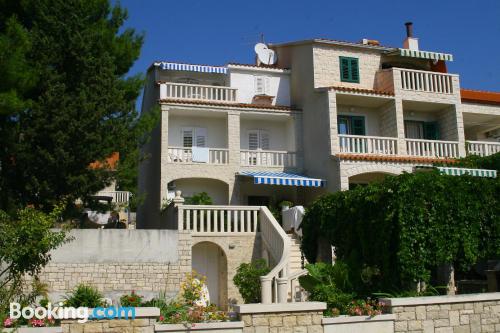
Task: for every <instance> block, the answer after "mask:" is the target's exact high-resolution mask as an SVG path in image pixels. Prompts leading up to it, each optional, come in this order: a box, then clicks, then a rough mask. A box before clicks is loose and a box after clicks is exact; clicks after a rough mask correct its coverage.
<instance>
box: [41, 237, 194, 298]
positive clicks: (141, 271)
mask: <svg viewBox="0 0 500 333" xmlns="http://www.w3.org/2000/svg"><path fill="white" fill-rule="evenodd" d="M92 231H93V232H95V234H96V236H95V237H96V238H97V239H98V238H99V237H98V236H97V234H98V233H99V232H100V230H92ZM116 231H118V232H120V231H121V232H124V230H116ZM130 232H140V230H131V231H130ZM151 232H153V233H161V232H162V231H160V230H157V231H151ZM175 233H178V240H177V244H172V245H173V247H171V250H172V251H176V252H177V255H176V258H177V260H175V261H172V262H168V261H166V260H162V258H156V259H154V260H153V259H148V260H145V259H144V258H140V257H137V258H136V259H135V261H134V260H131V258H129V257H127V258H120V257H116V258H115V260H112V259H109V260H105V261H99V260H98V259H97V258H98V257H99V255H101V254H100V253H98V252H96V253H95V254H93V255H92V254H91V255H90V256H91V258H90V260H89V261H93V262H69V260H63V259H58V256H54V258H53V260H52V261H51V262H50V263H49V264H48V265H47V266H46V267H45V268H44V270H43V272H42V273H41V274H40V280H41V281H42V282H44V283H46V284H47V285H48V289H49V291H50V293H51V295H53V297H54V298H55V300H58V298H60V297H61V296H62V294H65V293H67V292H68V291H70V290H72V289H73V288H74V287H75V286H77V285H78V284H80V283H84V284H88V285H92V286H95V287H96V288H97V289H98V290H99V291H101V292H102V293H104V294H105V296H106V297H110V298H116V299H117V298H119V296H121V295H122V294H125V293H130V292H131V291H132V290H134V291H136V292H137V293H139V294H142V295H144V296H149V297H152V296H154V295H157V294H158V293H159V292H166V293H167V294H168V295H172V296H175V295H176V294H177V293H178V292H179V285H180V283H181V281H182V280H183V279H184V277H185V275H186V274H187V273H189V272H191V247H192V239H191V235H190V234H189V232H185V231H181V232H175ZM70 244H71V242H70V243H68V244H67V245H63V246H62V247H61V248H60V249H58V251H60V252H70V251H73V249H72V248H68V246H69V245H70ZM135 245H137V244H129V243H127V242H117V243H115V244H114V246H115V247H117V248H118V251H117V252H120V251H119V248H120V247H122V248H124V249H125V248H127V247H131V246H132V247H133V246H135ZM142 245H144V244H142ZM166 245H167V246H168V244H166ZM123 252H125V251H123ZM157 252H158V253H159V251H157ZM69 254H70V255H71V253H69ZM137 254H138V255H140V253H137Z"/></svg>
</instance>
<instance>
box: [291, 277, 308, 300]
mask: <svg viewBox="0 0 500 333" xmlns="http://www.w3.org/2000/svg"><path fill="white" fill-rule="evenodd" d="M308 273H309V272H308V271H307V269H302V270H300V271H297V272H295V273H292V274H290V275H289V276H288V285H289V286H290V301H292V302H305V301H307V297H308V293H307V291H305V289H304V288H302V287H301V286H300V284H299V278H300V277H301V276H304V275H307V274H308Z"/></svg>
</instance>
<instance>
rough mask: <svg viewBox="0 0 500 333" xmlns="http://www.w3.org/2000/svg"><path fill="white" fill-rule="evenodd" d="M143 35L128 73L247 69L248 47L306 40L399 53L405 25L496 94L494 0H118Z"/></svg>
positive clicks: (453, 68) (467, 78) (498, 47)
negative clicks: (364, 44)
mask: <svg viewBox="0 0 500 333" xmlns="http://www.w3.org/2000/svg"><path fill="white" fill-rule="evenodd" d="M120 4H121V6H123V7H125V8H127V10H128V13H129V19H128V20H127V22H126V24H125V26H126V27H132V28H134V29H136V30H137V31H138V32H141V33H144V34H145V42H144V46H143V48H142V53H141V56H140V58H139V59H138V60H137V62H136V63H135V64H134V66H133V68H132V69H131V71H130V74H137V73H145V71H146V70H147V68H148V67H149V66H150V65H151V64H152V63H153V61H155V60H167V61H176V62H186V63H193V64H208V65H224V64H226V63H228V62H239V63H254V51H253V47H254V45H255V43H257V42H259V41H260V39H261V35H262V34H263V35H264V41H265V42H266V43H279V42H288V41H296V40H303V39H312V38H329V39H336V40H345V41H353V42H357V41H360V40H361V39H363V38H368V39H376V40H379V41H380V43H381V44H382V45H384V46H393V47H400V46H402V43H403V40H404V38H405V35H406V32H405V26H404V23H405V22H407V21H412V22H413V31H414V36H415V37H418V38H419V44H420V49H421V50H425V51H434V52H445V53H451V54H453V57H454V61H453V62H451V63H448V71H449V72H450V73H457V74H460V82H461V87H462V88H470V89H477V90H489V91H500V0H433V1H428V0H413V1H407V0H399V1H396V0H378V1H368V0H363V1H354V0H344V1H339V0H329V1H327V0H302V1H297V0H288V1H277V0H246V1H241V0H232V1H229V0H212V1H208V0H204V1H203V0H176V1H172V0H142V1H140V0H121V1H120ZM138 105H140V104H138Z"/></svg>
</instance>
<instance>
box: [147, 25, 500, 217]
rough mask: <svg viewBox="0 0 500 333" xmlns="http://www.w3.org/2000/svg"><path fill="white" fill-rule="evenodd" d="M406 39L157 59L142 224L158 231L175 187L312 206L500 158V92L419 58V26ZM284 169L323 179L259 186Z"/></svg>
mask: <svg viewBox="0 0 500 333" xmlns="http://www.w3.org/2000/svg"><path fill="white" fill-rule="evenodd" d="M407 34H408V37H407V38H406V39H405V41H404V43H403V44H404V47H403V48H394V47H385V46H381V45H379V43H378V42H377V41H373V40H365V39H364V40H363V41H361V42H359V43H351V42H340V41H334V40H325V39H312V40H305V41H298V42H292V43H284V44H275V45H271V46H270V48H272V49H273V50H274V51H275V52H276V54H277V57H278V60H277V63H276V64H275V65H273V66H258V65H241V64H228V65H226V66H220V67H219V66H206V65H188V64H179V63H170V62H155V63H154V64H153V65H152V66H151V67H150V68H149V70H148V76H147V84H146V87H145V93H144V101H143V112H147V111H148V110H149V109H150V108H151V107H152V106H154V105H158V104H159V105H160V107H161V114H162V117H161V125H160V127H159V128H157V129H156V131H155V132H154V135H153V138H152V141H151V143H150V144H149V146H148V147H147V148H146V150H147V151H148V152H149V154H150V159H149V160H148V161H146V162H145V163H143V165H142V166H141V171H140V187H141V189H142V191H143V192H145V193H146V194H147V198H146V202H145V204H144V205H143V207H142V209H140V210H139V217H138V220H139V226H140V225H141V224H142V226H144V227H146V226H147V227H157V226H159V223H160V222H159V218H158V212H159V211H160V208H161V206H162V203H164V202H165V200H167V198H171V197H172V196H173V192H174V190H175V189H177V190H182V192H183V196H190V195H192V194H194V193H197V192H202V191H205V192H207V193H208V194H209V195H210V196H211V197H212V199H213V200H214V203H215V204H231V205H261V204H266V205H268V204H273V203H274V204H276V203H279V202H280V201H282V200H289V201H292V202H294V203H300V204H304V203H307V202H310V200H312V199H313V198H315V197H316V196H317V195H318V194H321V193H324V192H325V191H337V190H341V189H342V190H344V189H348V188H349V186H353V184H363V183H367V182H370V181H372V180H375V179H379V178H381V177H383V176H384V175H386V174H399V173H401V172H403V171H408V172H411V171H412V170H413V167H414V166H415V165H422V164H423V165H430V164H431V163H433V162H436V161H438V160H439V161H441V160H451V159H455V158H459V157H462V156H465V155H466V154H467V153H469V154H481V155H485V154H491V153H494V152H497V151H500V143H499V137H500V97H499V96H500V93H485V92H476V91H470V90H463V89H461V88H460V77H459V75H458V74H450V73H447V71H446V62H447V61H452V60H453V56H452V55H450V54H445V53H436V52H428V51H422V50H419V49H418V39H416V38H414V37H412V32H411V25H410V26H408V31H407ZM193 147H203V148H206V149H203V148H202V149H197V148H194V150H193ZM200 154H201V155H200ZM193 155H194V156H195V157H194V161H193ZM197 155H200V156H198V161H196V159H197V157H196V156H197ZM205 155H206V156H205ZM256 171H263V172H266V173H268V176H269V177H271V179H269V178H267V179H262V178H256V177H252V176H251V175H252V174H253V172H256ZM249 172H250V173H249ZM280 172H285V173H291V174H297V175H301V176H304V177H307V178H311V179H312V180H316V181H310V182H302V183H301V185H306V186H293V185H292V186H290V185H268V184H257V183H259V182H264V183H267V182H271V183H272V182H273V181H276V180H273V178H272V177H273V176H275V177H280V176H281V177H285V178H286V177H287V175H283V174H279V173H280ZM273 173H276V175H273ZM249 174H250V176H249ZM275 179H276V178H275ZM278 179H279V178H278ZM304 179H306V178H304ZM307 185H309V186H307ZM318 185H320V187H316V186H318ZM141 220H142V221H141Z"/></svg>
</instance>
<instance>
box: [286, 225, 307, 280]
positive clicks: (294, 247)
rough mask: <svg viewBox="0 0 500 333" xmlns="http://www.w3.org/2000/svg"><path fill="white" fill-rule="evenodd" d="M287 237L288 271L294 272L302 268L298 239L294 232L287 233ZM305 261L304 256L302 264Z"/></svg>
mask: <svg viewBox="0 0 500 333" xmlns="http://www.w3.org/2000/svg"><path fill="white" fill-rule="evenodd" d="M288 237H289V238H290V243H291V246H290V266H289V267H290V268H289V272H290V273H295V272H297V271H301V270H302V269H303V267H302V252H301V251H300V239H299V237H298V236H297V235H296V234H293V233H292V234H288ZM306 263H307V262H305V258H304V265H305V264H306Z"/></svg>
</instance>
